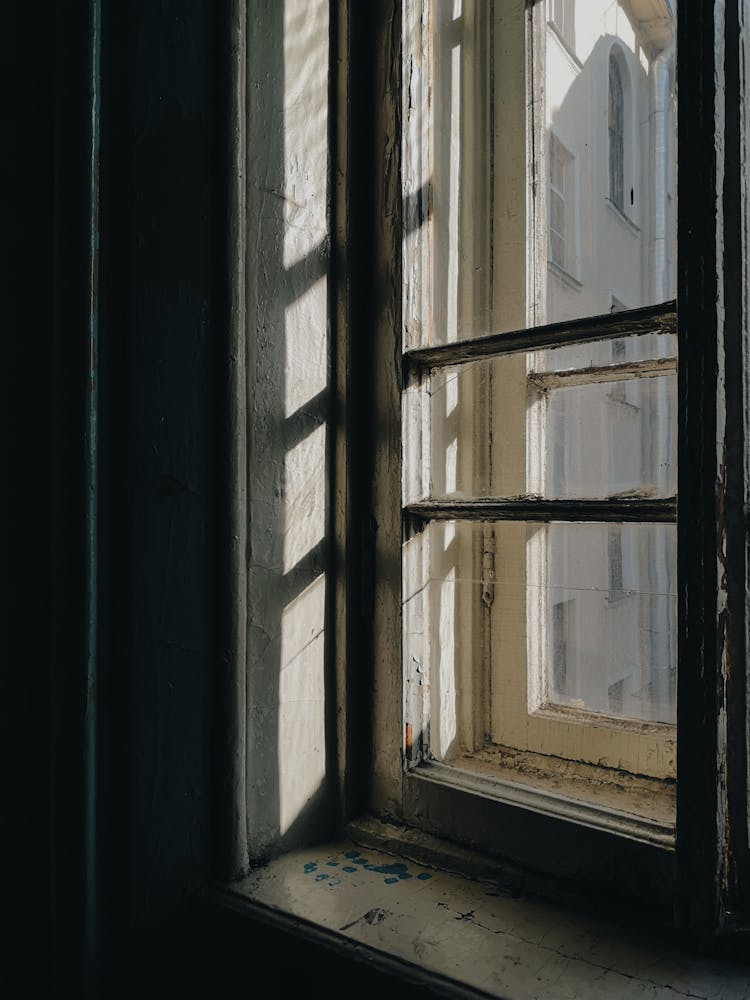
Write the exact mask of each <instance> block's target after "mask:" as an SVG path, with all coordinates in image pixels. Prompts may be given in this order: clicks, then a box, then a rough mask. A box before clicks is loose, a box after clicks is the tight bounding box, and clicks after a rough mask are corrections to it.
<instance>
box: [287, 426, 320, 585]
mask: <svg viewBox="0 0 750 1000" xmlns="http://www.w3.org/2000/svg"><path fill="white" fill-rule="evenodd" d="M284 500H285V504H284V560H283V569H284V572H285V573H287V572H288V571H289V570H290V569H291V568H292V567H293V566H295V565H296V564H297V563H298V562H299V561H300V560H301V559H302V558H303V557H304V556H305V555H307V554H308V553H309V552H311V551H312V549H314V548H315V546H316V545H317V544H318V543H319V542H321V541H322V540H323V538H324V537H325V529H326V521H325V507H326V503H325V500H326V427H325V424H321V426H320V427H317V428H316V429H315V430H314V431H313V432H312V433H311V434H308V436H307V437H306V438H304V439H303V440H302V441H300V442H299V444H297V445H295V447H294V448H292V449H291V450H290V451H289V452H287V454H286V455H285V457H284Z"/></svg>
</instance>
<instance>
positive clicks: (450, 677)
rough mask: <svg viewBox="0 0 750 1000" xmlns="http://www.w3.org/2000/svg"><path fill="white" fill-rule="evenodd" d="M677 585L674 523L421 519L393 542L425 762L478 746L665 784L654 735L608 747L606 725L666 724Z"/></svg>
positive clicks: (665, 768) (671, 697)
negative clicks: (401, 562) (417, 528)
mask: <svg viewBox="0 0 750 1000" xmlns="http://www.w3.org/2000/svg"><path fill="white" fill-rule="evenodd" d="M676 579H677V570H676V527H675V525H673V524H653V523H629V524H601V523H568V522H553V523H551V524H546V525H540V524H532V523H528V522H525V523H520V522H511V521H503V522H495V523H478V522H466V521H452V522H432V523H430V524H429V525H428V526H427V527H426V528H425V529H424V531H422V532H421V533H420V534H419V535H417V536H415V537H414V538H412V539H411V540H410V541H409V542H407V543H406V546H405V574H404V581H405V583H404V586H405V592H404V622H405V655H406V661H405V665H406V673H407V699H409V698H414V699H417V700H418V699H422V700H423V702H424V703H423V704H422V705H421V706H417V705H414V704H412V705H410V706H408V714H409V715H410V718H411V719H412V720H414V719H417V718H421V719H422V720H423V721H422V722H421V724H420V725H421V729H422V731H423V732H422V736H423V738H427V739H428V740H429V745H430V752H431V753H432V755H433V756H435V757H437V758H438V759H444V760H445V759H450V758H451V756H452V755H453V754H457V753H461V752H466V751H467V750H468V751H471V750H472V749H476V748H477V747H479V746H481V745H483V744H484V743H485V742H487V741H490V742H494V743H498V744H502V745H505V746H511V747H516V748H517V749H520V750H530V751H533V752H537V753H548V754H555V755H559V756H568V755H571V756H572V757H573V758H574V759H581V760H587V761H589V762H591V763H601V764H603V765H605V766H612V767H623V768H626V769H628V770H632V771H635V772H637V773H642V774H651V775H653V776H655V777H667V776H669V775H670V773H671V770H672V769H673V766H674V761H673V759H671V758H670V757H669V755H668V753H667V756H663V757H662V756H660V754H661V752H662V751H661V750H659V749H658V747H659V745H660V744H659V742H658V739H656V736H658V735H659V734H658V733H656V734H654V733H653V732H651V734H650V735H649V734H648V733H647V734H646V735H644V740H645V742H641V741H640V737H639V739H637V740H633V739H632V738H630V737H629V738H628V741H626V743H627V745H625V744H621V743H620V742H618V741H620V739H621V731H620V730H618V729H617V728H616V727H615V728H614V729H613V730H607V729H606V718H605V717H611V718H616V719H623V720H631V721H632V722H633V723H639V724H640V723H670V724H672V723H674V721H675V699H676V693H675V692H676V684H675V681H676V662H677V661H676V616H677V609H676V603H677V601H676ZM592 716H593V717H601V723H600V725H604V726H605V730H604V731H602V730H601V729H600V728H599V725H593V726H592V725H591V721H592ZM571 726H573V728H574V731H575V736H574V737H572V736H571V728H570V727H571ZM561 727H562V728H561ZM579 728H580V731H579ZM428 730H429V731H428ZM632 731H633V732H638V731H639V730H638V727H637V726H636V727H635V729H633V730H632ZM652 737H653V739H652ZM660 738H663V734H662V736H661V737H660ZM649 740H651V742H649ZM654 740H656V741H655V742H654ZM655 748H656V749H655ZM628 756H629V757H630V759H629V760H628V759H627V758H628Z"/></svg>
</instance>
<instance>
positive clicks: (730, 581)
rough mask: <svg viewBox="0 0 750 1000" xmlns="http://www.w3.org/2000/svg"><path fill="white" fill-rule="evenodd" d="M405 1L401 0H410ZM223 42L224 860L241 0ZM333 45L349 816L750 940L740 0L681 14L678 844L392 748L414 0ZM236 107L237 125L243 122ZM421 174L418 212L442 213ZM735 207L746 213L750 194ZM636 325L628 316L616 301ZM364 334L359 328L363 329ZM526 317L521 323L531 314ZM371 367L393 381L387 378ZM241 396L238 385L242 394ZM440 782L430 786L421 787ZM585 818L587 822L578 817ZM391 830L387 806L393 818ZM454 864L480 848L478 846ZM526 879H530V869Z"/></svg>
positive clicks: (236, 572)
mask: <svg viewBox="0 0 750 1000" xmlns="http://www.w3.org/2000/svg"><path fill="white" fill-rule="evenodd" d="M404 2H408V0H404ZM235 6H236V11H235V14H236V16H234V17H233V18H231V19H230V23H231V30H230V37H229V40H228V50H229V52H230V55H231V67H232V68H231V70H230V72H231V74H232V78H233V86H232V88H231V92H232V105H231V107H230V109H229V122H230V128H229V130H228V133H229V156H228V162H229V181H230V191H229V196H228V227H227V247H228V254H227V258H228V261H229V266H228V278H227V288H228V304H229V309H228V315H229V319H230V322H229V326H230V331H229V334H230V335H229V337H228V350H227V359H226V369H225V381H224V393H225V395H226V398H227V399H228V400H229V401H230V405H228V407H227V415H226V421H225V436H226V440H227V441H228V443H229V444H228V449H227V450H228V458H227V475H228V479H229V481H230V483H231V484H232V486H231V488H230V490H229V495H228V502H227V505H226V507H227V510H226V513H227V518H226V520H225V522H224V523H225V545H224V553H225V563H226V565H227V569H228V573H229V583H228V594H227V600H226V604H225V608H226V611H225V613H224V614H223V616H222V620H221V623H220V628H221V631H222V634H223V636H224V638H225V641H224V642H223V643H222V648H223V649H225V650H226V663H227V664H228V665H229V669H228V670H227V672H226V675H225V678H224V681H223V684H222V691H223V694H222V702H223V704H224V706H225V719H226V722H227V725H226V726H225V727H224V730H223V732H222V737H221V739H220V740H219V743H220V746H219V754H218V757H219V761H220V767H221V775H222V780H221V788H222V789H223V794H222V801H223V803H224V808H223V809H222V810H221V815H222V816H223V817H224V822H223V824H222V831H223V832H222V837H221V838H220V839H221V845H222V846H221V849H220V852H219V853H220V856H221V859H222V860H221V867H222V870H223V871H224V872H225V873H227V874H231V873H237V872H238V871H241V870H242V869H243V867H244V865H245V864H246V858H247V845H246V837H247V824H246V817H245V815H244V813H243V805H242V803H243V801H244V792H243V781H244V764H243V761H244V758H245V753H246V741H247V732H246V724H247V722H246V711H245V701H244V698H245V681H244V670H245V664H244V656H243V641H244V640H243V635H244V627H245V580H246V564H245V559H246V552H245V550H244V539H245V530H244V525H245V523H246V516H247V494H246V484H245V472H246V467H245V461H246V455H245V451H244V433H245V432H244V428H245V419H246V417H245V410H244V375H243V367H242V366H243V363H244V362H243V359H244V356H245V355H244V352H245V343H246V342H245V337H246V328H245V316H244V302H243V288H244V268H245V249H244V234H243V218H244V215H243V206H244V194H243V157H244V148H243V137H244V132H243V123H244V120H245V114H246V104H245V76H244V73H245V68H244V31H245V21H244V16H243V15H242V9H243V8H244V5H243V4H241V3H237V4H236V5H235ZM331 10H332V24H333V25H334V31H333V37H332V47H333V51H335V52H336V53H337V55H338V56H339V57H340V62H339V66H340V74H339V77H338V79H337V80H336V81H335V88H334V89H335V94H334V95H333V103H334V104H335V106H336V108H337V110H338V122H339V128H338V132H337V138H336V154H335V157H334V163H335V164H336V166H337V167H338V168H340V171H341V172H340V176H339V178H338V181H337V185H336V188H335V199H336V204H337V206H338V215H337V224H336V231H335V238H336V240H337V246H338V250H339V254H340V255H339V256H338V258H337V260H338V266H339V267H340V269H341V270H340V273H339V280H338V282H337V289H336V293H335V295H334V304H335V310H334V323H335V345H336V346H335V351H334V353H335V361H336V379H335V386H334V388H335V391H336V393H337V395H338V398H339V400H340V404H339V410H338V412H339V413H340V414H344V413H345V414H346V416H345V419H344V420H342V421H341V423H340V425H339V427H338V429H337V432H336V434H337V437H336V443H335V451H336V456H337V459H336V469H337V475H338V477H339V483H340V484H343V486H342V493H341V495H342V497H343V498H344V500H343V507H342V509H341V510H340V511H338V512H337V514H336V530H337V536H336V541H337V542H338V541H341V543H342V546H343V556H344V558H343V559H341V560H339V564H340V565H345V566H346V571H345V572H344V574H343V575H342V576H341V577H339V578H338V579H337V581H336V588H337V598H336V600H337V612H336V634H337V642H336V652H335V660H336V670H337V676H338V677H339V678H340V684H339V688H338V691H339V710H340V711H341V713H342V717H343V719H344V720H345V721H344V723H343V727H344V736H345V738H344V739H343V740H342V745H341V748H340V782H339V792H340V809H339V814H338V816H339V821H340V823H342V824H343V825H344V827H346V826H347V824H348V825H349V826H350V827H351V826H352V824H360V825H362V824H363V823H364V824H366V823H368V822H370V821H371V819H372V818H374V820H375V824H376V826H377V825H378V824H381V823H383V821H384V820H386V821H388V820H390V821H392V823H394V824H395V826H389V827H387V834H385V835H387V836H388V837H392V836H393V835H394V830H402V831H405V830H406V831H408V830H419V831H422V832H423V833H424V834H426V835H428V836H429V835H434V836H435V837H437V838H439V841H438V843H439V844H441V845H443V847H442V848H441V850H442V851H443V852H444V854H445V856H446V857H451V852H452V850H453V848H452V845H454V844H458V845H461V846H462V847H464V848H466V847H467V846H468V847H469V848H470V851H471V857H475V858H476V859H477V862H476V864H477V865H479V867H480V868H482V866H483V865H484V864H485V861H483V860H482V859H490V862H491V863H492V864H493V865H496V866H499V868H501V869H505V870H509V869H508V866H510V868H511V869H513V870H516V871H518V870H520V871H522V872H526V873H529V872H535V873H537V876H539V877H541V878H542V880H543V882H544V884H545V885H549V886H552V885H555V884H559V880H560V879H562V880H563V881H564V882H567V885H568V886H570V884H571V880H572V882H573V883H574V884H575V885H576V886H578V887H579V888H581V889H582V890H583V891H586V889H587V887H588V889H590V890H592V891H595V892H601V891H607V890H615V891H616V892H617V893H618V898H620V897H619V894H623V895H624V898H626V899H631V900H636V901H637V900H639V899H640V900H641V902H642V903H643V902H646V903H648V905H649V907H651V908H652V909H653V908H656V909H658V910H659V911H660V912H663V913H664V914H665V919H666V921H667V922H668V923H669V922H671V921H673V920H674V921H675V922H676V924H677V925H678V927H679V928H680V929H681V930H682V931H683V932H684V933H686V934H687V935H688V936H690V938H691V939H692V940H694V941H696V942H703V943H705V942H706V941H707V940H716V939H717V938H718V939H720V940H722V941H724V942H734V943H735V944H736V943H737V942H738V941H739V942H742V941H745V942H747V940H748V929H747V928H748V919H747V918H748V893H749V892H750V880H749V876H750V851H749V850H748V835H749V830H748V798H749V797H750V796H749V793H748V718H747V716H748V712H747V706H748V688H747V671H746V662H747V646H748V633H747V613H746V596H745V595H746V591H747V588H748V586H750V578H749V577H748V560H747V557H746V527H745V509H746V506H747V504H748V497H749V496H750V487H749V485H748V477H747V474H746V473H747V470H746V466H745V460H744V443H745V441H746V435H747V424H748V422H749V420H748V416H747V413H748V407H747V395H748V393H747V389H746V386H747V384H748V358H749V357H750V345H749V344H748V335H747V329H746V317H747V306H748V290H747V289H748V284H747V281H746V280H745V275H746V272H747V263H746V260H747V241H746V233H747V225H746V221H745V220H746V218H747V204H746V193H747V190H748V184H747V175H746V162H745V153H744V150H745V145H744V143H745V138H746V129H747V123H746V121H745V120H744V119H743V117H742V114H743V110H742V104H741V95H742V94H743V93H745V90H746V73H747V69H748V67H747V63H746V61H743V60H746V58H747V57H746V54H745V53H746V46H745V47H744V48H743V44H742V43H744V42H745V41H746V36H747V31H748V24H747V21H746V18H747V12H746V10H745V5H744V4H743V3H741V2H734V0H732V2H729V3H725V2H724V0H716V2H715V3H714V5H713V6H710V5H691V6H690V8H689V9H688V10H685V11H682V12H681V13H682V16H681V17H680V19H679V22H678V48H679V51H680V60H679V70H678V73H679V80H678V87H679V93H680V101H679V109H680V110H679V134H680V139H679V142H680V147H681V148H682V149H685V148H687V149H690V151H691V155H690V156H689V157H686V156H682V157H680V158H679V188H680V213H679V225H678V243H679V251H680V252H679V277H678V297H677V316H678V317H679V335H680V352H679V368H678V386H679V394H680V398H681V400H682V401H683V404H684V405H682V406H681V408H680V415H679V484H678V497H679V500H678V510H677V519H678V538H679V543H678V544H679V576H680V584H679V626H678V627H679V642H680V649H681V651H680V660H679V672H678V674H679V681H678V718H679V735H678V777H677V831H676V845H675V850H674V851H670V850H663V849H660V848H658V847H656V846H654V845H645V844H643V843H640V842H638V841H636V840H633V839H631V838H629V837H627V836H616V835H613V834H612V833H611V832H605V831H597V830H592V829H590V828H588V827H582V826H580V825H578V823H577V822H575V818H574V817H571V818H566V817H565V816H562V815H560V816H557V817H550V816H549V815H546V814H544V813H540V812H538V811H535V810H534V809H533V808H532V807H530V806H529V804H528V803H524V802H522V801H518V802H516V803H511V802H504V803H498V802H492V801H489V800H488V799H487V798H486V797H485V796H484V795H483V794H482V788H481V783H479V784H478V786H477V787H476V788H474V789H471V788H467V787H451V786H450V785H449V784H447V783H445V782H432V781H431V780H430V779H429V778H427V779H423V778H420V777H417V776H415V774H414V773H409V772H406V771H404V769H403V767H402V761H401V754H400V748H401V746H402V735H403V734H402V720H401V718H400V717H399V716H398V713H394V712H393V705H394V704H397V703H398V702H399V701H400V691H401V676H400V671H399V669H398V667H397V664H398V659H399V655H398V651H399V649H400V616H401V610H400V596H401V592H400V544H401V529H402V524H401V505H400V475H399V471H400V459H399V457H398V456H399V455H400V391H401V386H402V379H403V372H402V370H401V363H400V334H401V322H400V317H401V288H402V281H403V275H402V260H401V233H402V221H403V220H402V215H401V202H400V198H401V183H400V168H401V163H400V152H399V149H400V129H401V126H402V113H401V93H402V86H403V78H402V66H401V37H400V15H401V3H400V2H397V3H395V4H394V5H386V4H380V3H375V4H371V5H370V4H366V5H360V4H355V3H348V2H346V0H341V2H340V3H332V8H331ZM232 123H234V124H232ZM427 199H428V192H424V191H421V192H416V193H415V197H414V201H413V204H411V205H408V206H406V212H407V214H408V213H409V212H413V213H415V214H416V215H419V213H421V212H425V211H426V210H427ZM738 206H742V209H743V212H742V213H740V212H738V211H737V208H738ZM616 320H617V321H618V322H623V317H622V316H617V317H616ZM354 331H356V336H354ZM521 336H523V334H521ZM376 385H377V386H378V389H377V391H375V389H374V387H375V386H376ZM231 400H235V401H238V402H237V405H231ZM428 789H429V791H428ZM571 819H572V821H571ZM383 829H384V830H385V829H386V827H383ZM462 857H463V862H462V864H463V865H464V866H465V867H466V868H467V869H471V868H472V866H473V862H472V861H471V860H468V861H467V855H466V854H465V853H464V854H463V855H462ZM522 877H523V876H522Z"/></svg>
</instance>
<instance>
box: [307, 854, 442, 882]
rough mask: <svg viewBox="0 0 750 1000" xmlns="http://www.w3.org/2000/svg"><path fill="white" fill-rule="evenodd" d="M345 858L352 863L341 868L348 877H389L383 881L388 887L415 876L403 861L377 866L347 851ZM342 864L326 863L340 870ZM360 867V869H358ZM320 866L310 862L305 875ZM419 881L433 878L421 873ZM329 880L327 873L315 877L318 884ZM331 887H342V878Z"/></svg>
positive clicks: (334, 880) (336, 862)
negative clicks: (359, 874) (360, 874)
mask: <svg viewBox="0 0 750 1000" xmlns="http://www.w3.org/2000/svg"><path fill="white" fill-rule="evenodd" d="M344 857H345V858H346V859H347V861H349V862H350V863H349V864H348V865H343V866H342V868H341V871H342V872H346V873H347V874H348V875H354V874H356V872H357V871H358V870H360V869H361V870H363V871H367V872H375V873H376V874H378V875H387V876H388V877H387V878H385V879H383V881H384V882H385V884H386V885H395V883H396V882H405V881H407V880H408V879H410V878H414V877H415V876H414V875H412V873H411V872H410V871H409V870H408V866H407V865H405V864H404V863H403V862H402V861H394V862H392V863H391V864H387V865H377V864H373V863H372V862H370V861H368V860H367V858H365V857H363V856H362V855H361V854H360V853H359V851H346V852H345V854H344ZM339 864H340V862H338V861H326V867H327V868H338V867H339ZM357 866H359V868H358V867H357ZM317 868H318V865H317V863H316V862H314V861H308V862H307V864H306V865H305V873H306V874H310V873H311V872H314V871H317ZM416 878H417V879H419V881H421V882H426V881H427V880H428V879H430V878H432V875H430V873H429V872H420V873H419V874H418V875H417V876H416ZM327 879H329V876H328V875H327V874H325V873H320V874H318V875H316V876H315V880H316V882H323V881H326V880H327ZM328 885H329V886H330V887H333V886H337V885H341V879H340V878H334V879H333V880H331V881H329V882H328Z"/></svg>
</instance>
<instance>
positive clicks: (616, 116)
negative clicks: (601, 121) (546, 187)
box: [607, 53, 625, 212]
mask: <svg viewBox="0 0 750 1000" xmlns="http://www.w3.org/2000/svg"><path fill="white" fill-rule="evenodd" d="M624 118H625V109H624V102H623V92H622V76H621V74H620V67H619V65H618V61H617V57H616V56H615V54H614V53H612V54H611V55H610V57H609V106H608V115H607V122H608V125H609V197H610V199H611V201H612V204H613V205H614V206H615V207H616V208H619V209H620V211H621V212H622V210H623V208H624V206H625V199H624V186H625V123H624Z"/></svg>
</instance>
